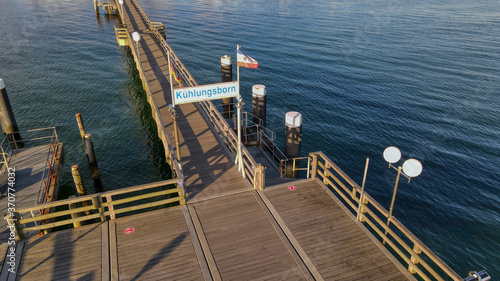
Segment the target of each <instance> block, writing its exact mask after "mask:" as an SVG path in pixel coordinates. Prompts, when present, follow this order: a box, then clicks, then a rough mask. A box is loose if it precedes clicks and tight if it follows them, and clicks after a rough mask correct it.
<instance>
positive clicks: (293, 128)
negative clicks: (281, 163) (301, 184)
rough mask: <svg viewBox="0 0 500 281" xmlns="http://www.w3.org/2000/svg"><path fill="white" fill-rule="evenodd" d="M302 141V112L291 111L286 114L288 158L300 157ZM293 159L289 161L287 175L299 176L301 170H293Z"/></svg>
mask: <svg viewBox="0 0 500 281" xmlns="http://www.w3.org/2000/svg"><path fill="white" fill-rule="evenodd" d="M301 142H302V114H300V113H299V112H297V111H290V112H287V113H286V116H285V156H286V157H287V158H288V159H292V158H297V157H300V146H301ZM292 168H293V161H287V164H286V169H287V171H286V177H287V178H298V177H299V171H292V170H291V169H292ZM295 168H299V162H298V161H297V162H296V163H295Z"/></svg>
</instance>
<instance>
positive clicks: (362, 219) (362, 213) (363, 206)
mask: <svg viewBox="0 0 500 281" xmlns="http://www.w3.org/2000/svg"><path fill="white" fill-rule="evenodd" d="M360 200H361V205H360V206H359V209H358V214H357V220H358V221H360V222H365V221H366V219H365V213H366V204H368V198H366V197H365V196H362V197H361V198H360Z"/></svg>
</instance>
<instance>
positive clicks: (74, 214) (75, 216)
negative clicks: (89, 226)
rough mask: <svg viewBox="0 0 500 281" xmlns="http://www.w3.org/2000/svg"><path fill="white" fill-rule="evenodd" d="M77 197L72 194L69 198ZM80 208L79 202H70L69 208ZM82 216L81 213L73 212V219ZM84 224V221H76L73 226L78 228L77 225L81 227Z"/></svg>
mask: <svg viewBox="0 0 500 281" xmlns="http://www.w3.org/2000/svg"><path fill="white" fill-rule="evenodd" d="M74 198H76V196H75V195H71V196H70V197H68V199H74ZM76 208H78V206H77V204H76V203H69V209H70V210H73V209H76ZM79 217H80V214H79V213H72V214H71V219H76V218H79ZM80 226H82V222H81V221H74V222H73V227H74V228H77V227H80Z"/></svg>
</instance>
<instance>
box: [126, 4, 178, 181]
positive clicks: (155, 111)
mask: <svg viewBox="0 0 500 281" xmlns="http://www.w3.org/2000/svg"><path fill="white" fill-rule="evenodd" d="M131 2H132V4H134V5H135V6H136V7H137V10H138V11H139V13H140V14H141V17H142V18H143V20H144V21H145V22H146V24H147V25H148V27H149V28H150V29H151V30H152V31H153V32H154V34H155V37H159V38H162V37H161V35H160V33H159V32H158V31H157V30H156V28H155V27H154V26H153V23H152V22H151V21H150V20H149V18H148V17H147V16H146V14H145V13H144V11H143V10H142V8H141V7H140V6H139V4H137V2H136V1H135V0H132V1H131ZM155 24H156V23H155ZM128 37H129V38H130V34H128ZM163 41H164V39H163ZM130 49H131V51H132V52H134V53H135V52H136V49H135V48H134V46H130ZM137 57H138V54H136V56H135V58H136V59H137ZM136 66H137V69H138V71H139V76H140V78H141V81H142V87H143V88H144V90H145V91H146V92H147V93H148V95H147V99H148V102H149V104H150V105H151V109H152V116H153V119H154V120H155V121H156V125H157V130H158V136H159V137H160V139H161V141H162V142H163V147H164V148H165V157H166V159H167V162H168V164H169V165H170V168H171V169H172V178H173V179H177V180H180V181H182V185H184V173H183V171H182V164H181V163H180V162H179V161H178V159H177V157H176V155H175V150H174V146H173V145H172V142H171V141H170V138H169V137H168V133H167V129H166V126H165V124H164V123H163V120H162V118H161V114H160V110H159V108H158V106H157V105H156V103H155V102H153V98H152V95H151V94H150V93H151V90H150V88H149V84H148V83H147V79H146V78H145V77H144V72H143V71H142V67H141V65H140V63H138V61H136Z"/></svg>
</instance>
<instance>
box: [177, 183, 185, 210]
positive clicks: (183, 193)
mask: <svg viewBox="0 0 500 281" xmlns="http://www.w3.org/2000/svg"><path fill="white" fill-rule="evenodd" d="M177 188H180V189H181V191H180V192H179V197H180V200H179V203H180V204H181V205H185V204H186V192H185V190H184V179H180V180H179V181H178V183H177Z"/></svg>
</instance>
